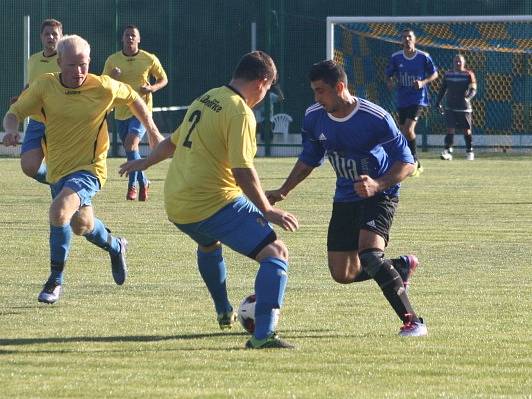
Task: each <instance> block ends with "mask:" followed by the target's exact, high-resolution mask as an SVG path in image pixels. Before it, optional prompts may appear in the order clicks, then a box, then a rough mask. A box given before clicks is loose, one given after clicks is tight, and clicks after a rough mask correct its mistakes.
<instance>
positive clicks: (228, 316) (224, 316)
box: [217, 310, 236, 330]
mask: <svg viewBox="0 0 532 399" xmlns="http://www.w3.org/2000/svg"><path fill="white" fill-rule="evenodd" d="M217 319H218V324H219V325H220V329H221V330H230V329H231V328H233V325H234V324H235V323H236V313H235V312H234V311H233V310H231V311H229V312H225V313H220V314H219V315H218V317H217Z"/></svg>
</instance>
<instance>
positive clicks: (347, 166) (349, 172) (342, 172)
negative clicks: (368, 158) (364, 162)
mask: <svg viewBox="0 0 532 399" xmlns="http://www.w3.org/2000/svg"><path fill="white" fill-rule="evenodd" d="M327 156H328V157H329V162H330V163H331V166H332V167H333V169H334V171H335V172H336V175H337V176H338V177H343V178H344V179H349V180H351V181H356V180H358V172H357V164H356V162H355V160H354V159H349V158H345V157H342V156H341V155H340V154H338V153H337V152H334V151H333V152H330V153H328V154H327Z"/></svg>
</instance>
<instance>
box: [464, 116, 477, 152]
mask: <svg viewBox="0 0 532 399" xmlns="http://www.w3.org/2000/svg"><path fill="white" fill-rule="evenodd" d="M462 114H463V115H461V117H462V124H461V128H462V129H463V130H464V142H465V147H466V160H468V161H473V160H474V159H475V153H474V152H473V132H472V130H471V127H472V118H471V112H462Z"/></svg>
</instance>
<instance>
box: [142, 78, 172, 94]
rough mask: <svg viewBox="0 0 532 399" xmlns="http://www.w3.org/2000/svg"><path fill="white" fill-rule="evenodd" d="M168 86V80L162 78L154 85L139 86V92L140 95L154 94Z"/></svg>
mask: <svg viewBox="0 0 532 399" xmlns="http://www.w3.org/2000/svg"><path fill="white" fill-rule="evenodd" d="M167 84H168V79H166V78H163V79H159V80H157V81H156V82H155V83H154V84H149V83H147V84H144V85H142V86H140V89H139V90H140V92H141V93H142V94H148V93H155V92H156V91H158V90H161V89H162V88H163V87H165V86H166V85H167Z"/></svg>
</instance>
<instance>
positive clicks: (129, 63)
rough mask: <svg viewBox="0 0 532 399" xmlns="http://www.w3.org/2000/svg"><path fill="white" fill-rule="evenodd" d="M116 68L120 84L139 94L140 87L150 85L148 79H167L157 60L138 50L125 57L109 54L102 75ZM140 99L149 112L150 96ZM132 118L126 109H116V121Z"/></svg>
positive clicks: (149, 94) (120, 54)
mask: <svg viewBox="0 0 532 399" xmlns="http://www.w3.org/2000/svg"><path fill="white" fill-rule="evenodd" d="M115 67H118V68H120V70H121V71H122V74H121V75H120V77H119V78H118V80H119V81H120V82H124V83H127V84H129V85H130V86H131V87H133V89H134V90H135V91H137V92H139V90H140V87H141V86H142V85H145V84H148V83H150V77H152V76H153V77H155V79H157V80H162V79H167V77H166V72H165V71H164V69H163V67H162V65H161V62H160V61H159V59H158V58H157V57H156V56H155V55H153V54H151V53H148V52H147V51H144V50H139V52H138V53H137V54H135V55H133V56H127V55H125V54H124V53H123V52H122V51H118V52H116V53H114V54H111V55H110V56H109V57H108V58H107V60H106V61H105V65H104V67H103V74H104V75H111V71H112V70H113V68H115ZM141 97H142V99H143V100H144V102H145V103H146V105H147V106H148V109H149V110H150V111H151V110H152V107H153V98H152V94H151V93H148V94H142V95H141ZM131 116H133V114H132V113H131V111H130V110H129V108H128V107H116V109H115V118H116V119H118V120H125V119H129V118H131Z"/></svg>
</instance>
